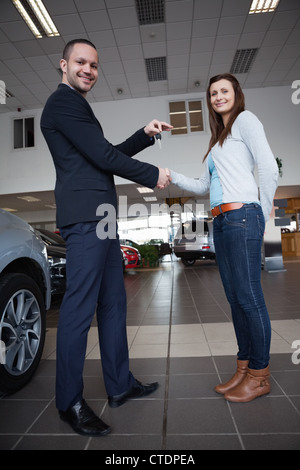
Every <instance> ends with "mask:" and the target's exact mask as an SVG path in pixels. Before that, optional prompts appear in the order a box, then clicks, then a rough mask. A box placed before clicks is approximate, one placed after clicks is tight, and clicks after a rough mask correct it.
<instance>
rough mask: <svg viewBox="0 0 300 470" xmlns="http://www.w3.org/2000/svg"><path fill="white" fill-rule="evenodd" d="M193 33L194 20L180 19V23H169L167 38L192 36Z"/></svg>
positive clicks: (174, 38) (172, 39) (170, 39)
mask: <svg viewBox="0 0 300 470" xmlns="http://www.w3.org/2000/svg"><path fill="white" fill-rule="evenodd" d="M191 35H192V22H191V21H180V22H178V23H167V39H168V41H174V40H176V39H185V38H190V37H191Z"/></svg>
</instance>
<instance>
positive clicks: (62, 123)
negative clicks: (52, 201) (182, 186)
mask: <svg viewBox="0 0 300 470" xmlns="http://www.w3.org/2000/svg"><path fill="white" fill-rule="evenodd" d="M41 130H42V133H43V135H44V137H45V139H46V141H47V144H48V147H49V150H50V152H51V154H52V157H53V161H54V165H55V169H56V185H55V198H56V205H57V226H58V227H63V226H66V225H70V224H74V223H78V222H91V221H94V220H99V218H100V217H99V216H96V211H97V207H98V206H99V205H100V204H113V206H114V207H115V209H117V195H116V190H115V184H114V178H113V175H114V174H115V175H118V176H121V177H123V178H126V179H129V180H131V181H134V182H136V183H139V184H142V185H143V186H147V187H150V188H154V187H155V186H156V184H157V180H158V171H159V170H158V168H157V167H155V166H153V165H151V164H149V163H144V162H140V161H139V160H136V159H133V158H130V157H132V156H133V155H135V154H136V153H138V152H140V151H141V150H143V149H145V148H146V147H148V146H150V145H152V144H153V141H154V139H150V138H149V137H148V136H147V135H146V134H145V132H144V130H143V129H140V130H139V131H137V132H136V133H135V134H133V135H132V136H131V137H129V138H128V139H127V140H126V141H125V142H123V143H121V144H119V145H116V146H113V145H112V144H110V143H109V142H108V141H107V140H106V139H105V138H104V135H103V131H102V128H101V126H100V123H99V122H98V120H97V119H96V117H95V115H94V113H93V111H92V108H91V106H90V105H89V103H88V102H87V101H86V99H85V98H84V97H83V96H82V95H81V94H80V93H79V92H77V91H75V90H73V89H72V88H71V87H69V86H68V85H66V84H63V83H61V84H60V85H59V86H58V88H57V90H56V91H55V92H54V93H53V94H52V95H51V96H50V97H49V99H48V101H47V103H46V105H45V108H44V110H43V113H42V117H41Z"/></svg>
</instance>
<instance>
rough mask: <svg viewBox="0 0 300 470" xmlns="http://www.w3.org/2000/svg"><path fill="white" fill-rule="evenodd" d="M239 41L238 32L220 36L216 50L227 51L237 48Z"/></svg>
mask: <svg viewBox="0 0 300 470" xmlns="http://www.w3.org/2000/svg"><path fill="white" fill-rule="evenodd" d="M238 42H239V36H238V35H237V34H233V35H229V34H228V35H227V36H218V37H217V39H216V43H215V51H226V50H228V49H233V50H234V49H236V47H237V45H238Z"/></svg>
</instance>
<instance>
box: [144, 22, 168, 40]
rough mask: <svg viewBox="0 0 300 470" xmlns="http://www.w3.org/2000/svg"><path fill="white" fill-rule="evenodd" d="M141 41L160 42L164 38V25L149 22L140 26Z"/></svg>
mask: <svg viewBox="0 0 300 470" xmlns="http://www.w3.org/2000/svg"><path fill="white" fill-rule="evenodd" d="M140 34H141V38H142V42H161V41H165V40H166V25H165V24H151V25H143V26H140Z"/></svg>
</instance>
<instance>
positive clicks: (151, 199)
mask: <svg viewBox="0 0 300 470" xmlns="http://www.w3.org/2000/svg"><path fill="white" fill-rule="evenodd" d="M143 199H144V200H145V201H146V202H151V201H157V199H156V197H155V196H153V197H150V196H149V197H143Z"/></svg>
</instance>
